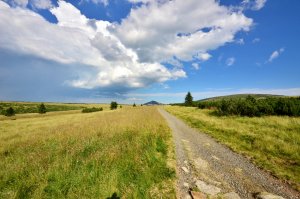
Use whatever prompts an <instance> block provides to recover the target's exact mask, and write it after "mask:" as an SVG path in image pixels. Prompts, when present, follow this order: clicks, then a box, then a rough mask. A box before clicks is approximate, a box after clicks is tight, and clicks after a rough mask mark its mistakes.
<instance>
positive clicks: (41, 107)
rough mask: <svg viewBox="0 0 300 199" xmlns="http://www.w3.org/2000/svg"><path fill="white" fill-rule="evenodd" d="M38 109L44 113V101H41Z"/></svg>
mask: <svg viewBox="0 0 300 199" xmlns="http://www.w3.org/2000/svg"><path fill="white" fill-rule="evenodd" d="M38 111H39V113H40V114H44V113H46V112H47V110H46V107H45V105H44V103H41V104H40V105H39V106H38Z"/></svg>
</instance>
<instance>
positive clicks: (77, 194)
mask: <svg viewBox="0 0 300 199" xmlns="http://www.w3.org/2000/svg"><path fill="white" fill-rule="evenodd" d="M66 112H67V111H66ZM45 115H46V116H44V115H38V114H36V115H32V116H31V117H28V118H27V117H20V118H18V117H17V118H16V119H15V120H11V119H9V120H8V119H7V120H2V121H0V198H22V199H24V198H108V197H111V196H112V195H113V194H114V193H115V194H117V196H119V197H122V198H161V197H163V198H175V197H176V195H175V188H174V186H175V183H174V181H175V160H174V152H173V145H172V142H171V134H170V129H169V127H168V126H167V124H166V123H165V121H164V119H163V118H162V117H161V116H160V114H159V113H158V112H157V110H156V108H155V107H136V108H132V107H124V108H122V109H118V110H114V111H109V110H105V111H101V112H94V113H80V112H78V111H70V113H69V114H67V113H63V114H62V113H59V114H58V113H55V114H54V113H47V114H45Z"/></svg>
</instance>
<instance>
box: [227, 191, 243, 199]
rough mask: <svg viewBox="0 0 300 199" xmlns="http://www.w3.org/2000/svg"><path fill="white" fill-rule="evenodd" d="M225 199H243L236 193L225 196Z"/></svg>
mask: <svg viewBox="0 0 300 199" xmlns="http://www.w3.org/2000/svg"><path fill="white" fill-rule="evenodd" d="M223 199H241V198H240V196H239V195H238V194H237V193H235V192H230V193H226V194H224V195H223Z"/></svg>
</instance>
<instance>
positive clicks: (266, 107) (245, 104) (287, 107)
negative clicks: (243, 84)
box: [198, 95, 300, 117]
mask: <svg viewBox="0 0 300 199" xmlns="http://www.w3.org/2000/svg"><path fill="white" fill-rule="evenodd" d="M212 107H214V108H216V109H217V112H218V113H219V114H220V115H239V116H248V117H255V116H256V117H257V116H258V117H259V116H263V115H287V116H300V98H299V97H298V98H295V97H285V98H274V97H268V98H264V99H255V98H254V97H253V96H251V95H249V96H247V97H246V98H245V99H242V98H234V99H227V100H225V99H223V100H219V101H212V102H200V103H199V104H198V108H200V109H204V108H212Z"/></svg>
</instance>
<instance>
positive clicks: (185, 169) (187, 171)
mask: <svg viewBox="0 0 300 199" xmlns="http://www.w3.org/2000/svg"><path fill="white" fill-rule="evenodd" d="M181 169H182V170H183V171H184V172H185V173H189V172H190V171H189V170H188V169H187V168H186V167H181Z"/></svg>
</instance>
